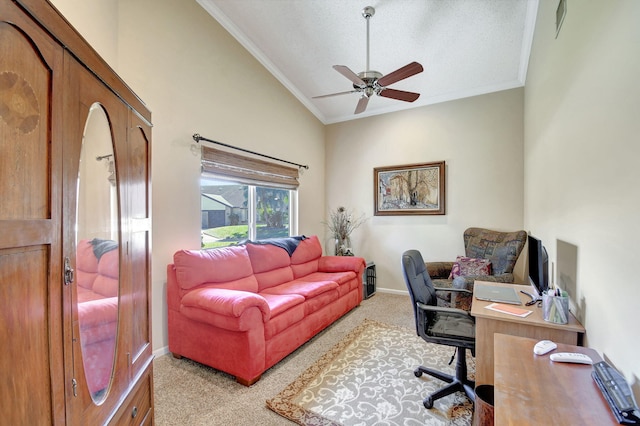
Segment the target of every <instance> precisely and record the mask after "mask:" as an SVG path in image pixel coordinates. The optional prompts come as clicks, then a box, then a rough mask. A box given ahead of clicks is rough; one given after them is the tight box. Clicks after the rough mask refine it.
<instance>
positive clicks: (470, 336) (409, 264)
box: [402, 250, 476, 408]
mask: <svg viewBox="0 0 640 426" xmlns="http://www.w3.org/2000/svg"><path fill="white" fill-rule="evenodd" d="M402 269H403V271H404V280H405V283H406V284H407V289H408V290H409V295H410V296H411V303H412V305H413V314H414V317H415V320H416V332H417V333H418V335H419V336H420V337H422V338H423V339H424V340H425V341H427V342H431V343H437V344H440V345H448V346H454V347H455V348H456V351H457V360H456V374H455V376H451V375H449V374H445V373H442V372H440V371H436V370H433V369H431V368H427V367H423V366H419V367H418V368H416V370H415V371H414V374H415V375H416V377H420V376H422V374H423V373H426V374H428V375H430V376H433V377H436V378H438V379H440V380H442V381H445V382H447V383H449V385H447V386H445V387H444V388H442V389H440V390H438V391H437V392H434V393H432V394H431V395H429V396H427V397H426V398H425V399H424V401H423V404H424V406H425V407H426V408H432V407H433V402H434V401H435V400H437V399H440V398H442V397H445V396H447V395H450V394H452V393H454V392H458V391H462V392H464V393H465V394H466V395H467V397H468V398H469V399H470V400H471V401H472V402H475V394H474V388H475V382H473V381H471V380H468V379H467V362H466V357H465V355H466V350H467V349H470V350H471V354H472V355H475V347H476V344H475V322H474V318H473V317H472V316H471V315H470V314H469V312H467V311H465V310H462V309H456V308H445V307H439V306H437V305H436V291H437V290H439V289H438V288H435V287H434V286H433V283H432V282H431V277H430V276H429V272H428V271H427V268H426V266H425V264H424V260H423V259H422V255H421V254H420V252H419V251H418V250H407V251H405V252H404V253H403V254H402ZM442 290H446V291H452V290H453V291H460V292H467V293H470V292H469V290H463V289H459V290H456V289H451V288H446V289H442Z"/></svg>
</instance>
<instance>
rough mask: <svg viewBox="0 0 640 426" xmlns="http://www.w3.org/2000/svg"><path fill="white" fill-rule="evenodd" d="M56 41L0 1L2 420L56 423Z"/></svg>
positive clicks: (60, 413) (59, 355)
mask: <svg viewBox="0 0 640 426" xmlns="http://www.w3.org/2000/svg"><path fill="white" fill-rule="evenodd" d="M63 86H64V81H63V49H62V48H61V46H59V45H58V44H57V43H56V42H55V41H54V40H53V39H51V38H50V37H49V35H48V34H47V33H45V31H43V30H42V29H41V28H40V27H38V26H37V25H36V24H35V23H34V22H33V21H32V20H31V19H30V18H29V17H28V16H26V15H25V14H24V13H23V11H22V10H21V9H20V7H19V6H17V5H16V4H15V3H14V2H10V1H0V342H2V351H0V395H1V396H2V397H1V398H0V423H2V424H7V425H49V424H64V423H65V421H66V419H65V401H64V392H62V391H61V390H62V389H63V388H64V370H63V350H62V333H63V331H62V320H61V319H62V315H63V313H62V285H63V284H62V266H61V257H62V256H61V245H60V237H61V225H62V207H61V198H62V193H61V181H62V128H61V123H62V117H61V114H62V110H63V108H62V91H63Z"/></svg>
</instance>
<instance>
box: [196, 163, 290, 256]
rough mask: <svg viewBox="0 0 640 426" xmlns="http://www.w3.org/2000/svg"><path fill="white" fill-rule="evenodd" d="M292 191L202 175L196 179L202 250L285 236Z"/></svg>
mask: <svg viewBox="0 0 640 426" xmlns="http://www.w3.org/2000/svg"><path fill="white" fill-rule="evenodd" d="M294 196H295V191H291V190H288V189H281V188H270V187H266V186H255V185H246V184H242V183H239V182H232V181H226V180H221V179H217V178H216V177H214V176H206V175H203V176H202V178H201V180H200V199H201V220H202V223H201V228H202V233H201V236H202V247H204V248H212V247H223V246H228V245H232V244H236V243H238V242H239V241H243V240H246V239H250V240H261V239H265V238H278V237H288V236H289V235H292V234H291V229H292V228H294V227H292V224H291V205H292V198H294Z"/></svg>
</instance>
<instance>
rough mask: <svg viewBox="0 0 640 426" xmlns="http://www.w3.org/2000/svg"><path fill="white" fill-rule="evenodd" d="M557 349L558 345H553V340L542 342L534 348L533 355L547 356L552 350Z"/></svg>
mask: <svg viewBox="0 0 640 426" xmlns="http://www.w3.org/2000/svg"><path fill="white" fill-rule="evenodd" d="M557 347H558V345H556V344H555V343H553V342H552V341H551V340H540V341H539V342H538V343H536V345H535V346H534V347H533V353H534V354H536V355H544V354H546V353H548V352H551V351H552V350H554V349H555V348H557Z"/></svg>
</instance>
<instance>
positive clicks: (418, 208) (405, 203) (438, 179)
mask: <svg viewBox="0 0 640 426" xmlns="http://www.w3.org/2000/svg"><path fill="white" fill-rule="evenodd" d="M444 166H445V164H444V161H440V162H437V163H424V164H409V165H406V166H392V167H376V168H375V169H373V191H374V193H373V200H374V204H375V205H374V215H375V216H385V215H413V214H434V215H436V214H445V213H444V207H445V184H444V183H445V182H444Z"/></svg>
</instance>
